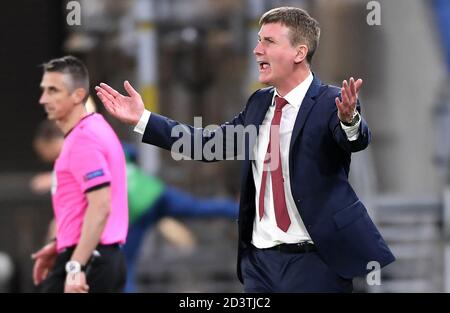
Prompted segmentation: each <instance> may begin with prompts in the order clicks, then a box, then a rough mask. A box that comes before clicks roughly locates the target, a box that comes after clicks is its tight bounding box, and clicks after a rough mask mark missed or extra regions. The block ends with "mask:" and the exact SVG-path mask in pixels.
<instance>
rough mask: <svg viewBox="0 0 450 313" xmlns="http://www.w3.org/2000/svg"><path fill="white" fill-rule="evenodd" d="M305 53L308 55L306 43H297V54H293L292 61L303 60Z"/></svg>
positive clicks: (298, 61)
mask: <svg viewBox="0 0 450 313" xmlns="http://www.w3.org/2000/svg"><path fill="white" fill-rule="evenodd" d="M307 55H308V47H307V46H306V45H299V46H298V47H297V54H296V56H295V59H294V62H295V63H301V62H302V61H303V60H305V59H306V56H307Z"/></svg>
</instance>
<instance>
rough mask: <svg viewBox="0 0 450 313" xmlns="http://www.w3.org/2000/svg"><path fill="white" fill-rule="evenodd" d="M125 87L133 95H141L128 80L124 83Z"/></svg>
mask: <svg viewBox="0 0 450 313" xmlns="http://www.w3.org/2000/svg"><path fill="white" fill-rule="evenodd" d="M123 87H125V90H126V91H127V92H128V94H129V95H130V96H131V97H135V96H139V93H138V92H137V91H136V89H134V88H133V86H131V84H130V82H129V81H128V80H126V81H125V82H124V83H123Z"/></svg>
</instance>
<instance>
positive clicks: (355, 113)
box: [341, 110, 360, 127]
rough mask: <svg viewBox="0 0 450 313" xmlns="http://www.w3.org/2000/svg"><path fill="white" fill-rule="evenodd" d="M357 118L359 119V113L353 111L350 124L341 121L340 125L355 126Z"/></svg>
mask: <svg viewBox="0 0 450 313" xmlns="http://www.w3.org/2000/svg"><path fill="white" fill-rule="evenodd" d="M359 118H360V117H359V113H358V111H356V110H355V112H354V113H353V117H352V121H351V122H350V123H348V122H345V121H341V123H342V124H344V125H345V126H347V127H350V126H355V125H356V124H357V123H358V122H359Z"/></svg>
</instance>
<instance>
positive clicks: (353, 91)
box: [335, 77, 363, 123]
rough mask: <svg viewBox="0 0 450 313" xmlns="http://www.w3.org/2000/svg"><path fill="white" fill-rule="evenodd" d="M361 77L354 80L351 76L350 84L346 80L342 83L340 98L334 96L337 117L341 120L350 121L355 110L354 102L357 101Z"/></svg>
mask: <svg viewBox="0 0 450 313" xmlns="http://www.w3.org/2000/svg"><path fill="white" fill-rule="evenodd" d="M362 83H363V81H362V79H358V80H357V81H355V80H354V79H353V77H351V78H350V84H348V83H347V81H346V80H344V81H343V83H342V88H341V99H342V100H340V99H339V97H336V99H335V102H336V107H337V109H338V117H339V119H340V120H341V121H342V122H346V123H350V122H351V121H352V119H353V115H354V113H355V110H356V103H357V102H358V92H359V90H360V89H361V86H362Z"/></svg>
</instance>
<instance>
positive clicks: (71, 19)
mask: <svg viewBox="0 0 450 313" xmlns="http://www.w3.org/2000/svg"><path fill="white" fill-rule="evenodd" d="M66 10H67V11H69V12H68V13H67V16H66V22H67V25H69V26H75V25H76V26H80V25H81V4H80V2H78V1H69V2H67V5H66Z"/></svg>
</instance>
